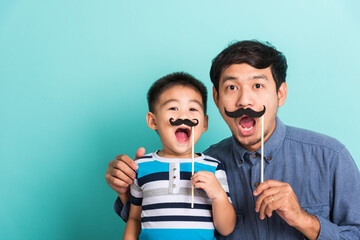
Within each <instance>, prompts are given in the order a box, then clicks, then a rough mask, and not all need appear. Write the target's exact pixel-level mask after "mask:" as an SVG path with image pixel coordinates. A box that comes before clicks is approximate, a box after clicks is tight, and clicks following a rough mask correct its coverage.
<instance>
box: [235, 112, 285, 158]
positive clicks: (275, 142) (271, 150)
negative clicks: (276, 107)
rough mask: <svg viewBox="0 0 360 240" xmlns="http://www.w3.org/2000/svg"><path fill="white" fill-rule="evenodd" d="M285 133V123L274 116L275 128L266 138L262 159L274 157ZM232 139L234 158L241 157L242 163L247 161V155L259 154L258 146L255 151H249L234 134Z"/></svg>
mask: <svg viewBox="0 0 360 240" xmlns="http://www.w3.org/2000/svg"><path fill="white" fill-rule="evenodd" d="M285 133H286V127H285V124H284V123H282V122H281V121H280V119H279V118H278V117H276V126H275V130H274V132H273V133H272V134H271V136H270V137H269V138H268V140H267V141H266V142H265V143H264V159H265V160H266V161H267V162H270V161H272V160H274V159H275V156H276V154H277V153H278V151H279V149H280V147H281V145H282V143H283V141H284V139H285ZM232 141H233V148H234V154H235V159H241V160H242V161H240V162H242V163H243V162H245V161H249V156H250V155H254V154H255V152H256V154H257V155H258V156H260V155H261V148H259V149H258V150H256V151H255V152H250V151H248V150H246V149H245V148H243V147H242V146H241V145H240V143H239V142H238V141H237V139H236V138H235V137H234V136H233V137H232ZM250 159H251V158H250ZM238 164H239V161H238ZM240 165H241V164H240Z"/></svg>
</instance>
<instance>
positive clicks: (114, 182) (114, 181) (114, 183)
mask: <svg viewBox="0 0 360 240" xmlns="http://www.w3.org/2000/svg"><path fill="white" fill-rule="evenodd" d="M109 185H110V186H111V188H112V189H114V190H115V191H117V192H120V193H126V192H127V191H128V190H129V184H127V183H126V182H124V181H121V180H120V179H118V178H115V177H111V178H110V183H109Z"/></svg>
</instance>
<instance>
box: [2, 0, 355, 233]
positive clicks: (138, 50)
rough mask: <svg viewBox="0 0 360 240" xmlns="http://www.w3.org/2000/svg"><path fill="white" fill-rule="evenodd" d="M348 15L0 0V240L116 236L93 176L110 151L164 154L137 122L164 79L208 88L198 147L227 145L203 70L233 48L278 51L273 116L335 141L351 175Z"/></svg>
mask: <svg viewBox="0 0 360 240" xmlns="http://www.w3.org/2000/svg"><path fill="white" fill-rule="evenodd" d="M359 9H360V3H359V1H355V0H353V1H350V0H326V1H325V0H320V1H310V0H305V1H287V0H282V1H276V0H275V1H239V0H236V1H235V0H234V1H209V0H206V1H203V0H200V1H189V0H185V1H165V0H163V1H124V0H122V1H119V0H113V1H95V0H93V1H89V0H87V1H84V0H82V1H81V0H80V1H73V0H72V1H69V0H63V1H48V0H34V1H25V0H23V1H21V0H19V1H15V0H14V1H7V0H3V1H1V2H0V239H6V240H7V239H120V238H121V236H122V233H123V229H124V223H123V222H122V220H121V219H120V218H119V217H118V216H117V215H116V214H115V213H114V211H113V203H114V201H115V198H116V194H115V192H114V191H112V190H111V189H110V187H109V186H108V185H107V184H106V181H105V177H104V176H105V172H106V169H107V166H108V162H109V161H110V160H112V159H114V157H115V156H116V155H117V154H120V153H125V154H128V155H130V156H131V157H133V156H134V154H135V151H136V149H137V148H138V147H140V146H144V147H145V148H146V149H147V152H150V151H155V150H157V149H159V148H160V147H161V145H160V141H159V139H158V137H157V135H156V133H155V132H154V131H152V130H150V129H149V128H148V127H147V125H146V122H145V115H146V113H147V102H146V93H147V90H148V88H149V87H150V85H151V84H152V83H153V82H154V81H155V80H156V79H158V78H160V77H162V76H164V75H165V74H168V73H170V72H174V71H186V72H189V73H191V74H193V75H194V76H195V77H197V78H199V79H200V80H202V81H203V82H204V83H205V84H206V86H207V88H208V91H209V99H208V103H209V112H208V114H209V118H210V119H209V121H210V123H209V130H208V131H207V132H206V133H205V134H203V136H202V137H201V139H200V141H199V142H198V144H197V145H196V151H197V152H200V151H203V150H205V149H206V148H207V147H208V146H209V145H211V144H214V143H216V142H218V141H220V140H222V139H223V138H225V137H228V136H230V131H229V129H228V127H227V126H226V124H225V122H224V121H223V120H222V118H221V116H220V114H219V112H218V110H217V108H216V107H215V105H214V103H213V100H212V94H211V89H212V85H211V82H210V78H209V70H210V66H211V60H212V59H213V58H214V57H215V56H216V55H217V54H218V53H220V51H221V50H223V49H224V48H225V47H226V46H227V45H228V44H229V43H231V42H233V41H235V40H245V39H258V40H261V41H269V42H270V43H272V44H273V45H274V46H275V47H276V48H277V49H278V50H280V51H282V52H283V53H284V54H285V56H286V57H287V60H288V65H289V68H288V76H287V83H288V98H287V101H286V103H285V105H284V106H283V107H281V108H280V109H279V112H278V115H279V117H280V118H281V120H282V121H283V122H284V123H286V124H288V125H292V126H297V127H302V128H307V129H310V130H314V131H317V132H320V133H324V134H327V135H329V136H332V137H335V138H337V139H338V140H340V141H341V142H342V143H343V144H345V145H346V146H347V148H348V149H349V151H350V153H351V154H352V156H353V158H354V159H355V161H356V163H357V165H358V166H360V147H359V140H358V139H359V135H360V127H359V124H360V107H359V90H360V77H359V63H360V61H359V54H360V47H359V42H360V15H359V13H358V10H359ZM289 161H291V159H289ZM344 187H345V186H344Z"/></svg>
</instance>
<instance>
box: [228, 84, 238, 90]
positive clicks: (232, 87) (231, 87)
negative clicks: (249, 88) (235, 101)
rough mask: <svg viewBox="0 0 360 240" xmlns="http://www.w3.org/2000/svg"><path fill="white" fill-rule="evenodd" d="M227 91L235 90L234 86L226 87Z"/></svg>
mask: <svg viewBox="0 0 360 240" xmlns="http://www.w3.org/2000/svg"><path fill="white" fill-rule="evenodd" d="M227 89H229V90H235V89H236V86H235V85H230V86H228V87H227Z"/></svg>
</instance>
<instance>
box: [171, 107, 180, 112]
mask: <svg viewBox="0 0 360 240" xmlns="http://www.w3.org/2000/svg"><path fill="white" fill-rule="evenodd" d="M169 110H171V111H177V110H178V108H177V107H171V108H169Z"/></svg>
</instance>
